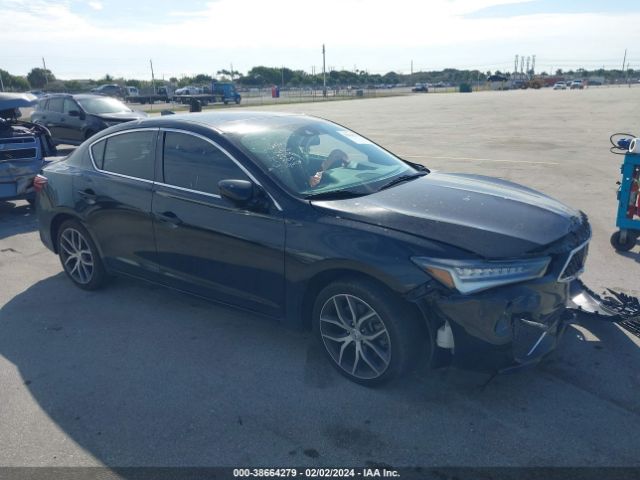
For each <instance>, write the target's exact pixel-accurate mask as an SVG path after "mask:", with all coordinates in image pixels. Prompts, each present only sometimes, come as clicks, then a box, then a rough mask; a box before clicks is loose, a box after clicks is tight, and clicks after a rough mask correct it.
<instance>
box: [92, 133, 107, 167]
mask: <svg viewBox="0 0 640 480" xmlns="http://www.w3.org/2000/svg"><path fill="white" fill-rule="evenodd" d="M106 143H107V141H106V140H101V141H99V142H98V143H94V144H93V145H91V156H92V157H93V161H94V163H95V164H96V167H98V168H99V169H100V170H102V164H103V162H104V147H105V145H106Z"/></svg>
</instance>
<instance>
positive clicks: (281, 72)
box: [280, 65, 284, 88]
mask: <svg viewBox="0 0 640 480" xmlns="http://www.w3.org/2000/svg"><path fill="white" fill-rule="evenodd" d="M280 74H281V76H282V78H281V82H280V86H281V87H280V88H283V87H284V65H282V68H281V69H280Z"/></svg>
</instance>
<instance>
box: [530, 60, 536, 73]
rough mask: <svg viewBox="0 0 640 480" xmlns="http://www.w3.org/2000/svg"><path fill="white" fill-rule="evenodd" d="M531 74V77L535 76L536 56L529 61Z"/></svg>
mask: <svg viewBox="0 0 640 480" xmlns="http://www.w3.org/2000/svg"><path fill="white" fill-rule="evenodd" d="M531 73H532V74H533V75H535V74H536V56H535V55H534V56H533V58H532V60H531Z"/></svg>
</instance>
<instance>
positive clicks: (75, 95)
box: [40, 93, 109, 100]
mask: <svg viewBox="0 0 640 480" xmlns="http://www.w3.org/2000/svg"><path fill="white" fill-rule="evenodd" d="M57 97H72V98H75V99H78V100H82V99H85V98H109V97H105V96H104V95H94V94H93V93H47V95H46V96H44V97H42V98H40V100H47V99H49V98H57Z"/></svg>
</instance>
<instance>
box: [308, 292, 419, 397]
mask: <svg viewBox="0 0 640 480" xmlns="http://www.w3.org/2000/svg"><path fill="white" fill-rule="evenodd" d="M313 322H314V331H315V335H316V338H317V340H319V342H320V344H321V345H322V347H323V350H324V351H325V353H326V355H327V357H328V358H329V361H330V362H331V364H332V365H333V366H334V367H335V368H336V369H337V370H338V371H339V372H340V373H341V374H342V375H344V376H345V377H347V378H348V379H349V380H351V381H353V382H356V383H359V384H362V385H366V386H375V385H380V384H382V383H385V382H387V381H389V380H391V379H393V378H397V377H400V376H402V375H403V374H404V373H406V372H407V371H408V370H409V369H410V368H412V367H413V366H414V365H415V361H416V358H417V356H418V353H419V347H420V328H419V326H418V321H417V319H416V317H415V314H414V313H413V312H412V310H411V309H410V308H408V305H406V304H404V303H403V301H402V300H401V299H399V298H397V297H396V296H395V295H394V294H393V293H392V292H390V291H389V290H387V289H386V288H385V287H383V286H381V285H379V284H377V283H375V282H373V281H369V280H360V279H354V280H343V281H337V282H334V283H332V284H330V285H328V286H327V287H326V288H324V289H323V290H322V291H321V292H320V294H319V295H318V297H317V298H316V301H315V304H314V308H313Z"/></svg>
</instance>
